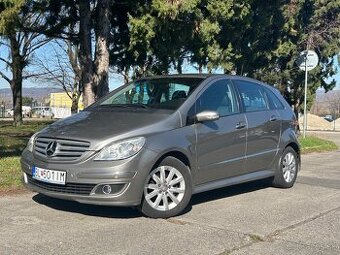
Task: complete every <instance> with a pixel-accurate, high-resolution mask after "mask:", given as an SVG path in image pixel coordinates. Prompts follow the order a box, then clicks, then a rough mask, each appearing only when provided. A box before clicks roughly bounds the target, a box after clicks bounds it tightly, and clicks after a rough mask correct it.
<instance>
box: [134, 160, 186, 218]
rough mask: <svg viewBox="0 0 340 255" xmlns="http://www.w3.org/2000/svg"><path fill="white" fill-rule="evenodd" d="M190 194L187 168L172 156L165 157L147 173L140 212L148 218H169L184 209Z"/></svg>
mask: <svg viewBox="0 0 340 255" xmlns="http://www.w3.org/2000/svg"><path fill="white" fill-rule="evenodd" d="M191 195H192V180H191V175H190V170H189V168H188V167H187V166H186V165H185V164H184V163H183V162H182V161H180V160H178V159H177V158H174V157H166V158H164V159H163V160H162V161H161V163H160V164H159V165H158V166H157V167H156V168H154V169H153V170H152V171H151V172H150V174H149V175H148V177H147V179H146V182H145V184H144V194H143V200H142V204H141V207H140V210H141V212H142V213H143V214H144V215H145V216H148V217H150V218H169V217H173V216H175V215H178V214H180V213H181V212H183V211H184V209H185V208H186V207H187V205H188V204H189V202H190V199H191Z"/></svg>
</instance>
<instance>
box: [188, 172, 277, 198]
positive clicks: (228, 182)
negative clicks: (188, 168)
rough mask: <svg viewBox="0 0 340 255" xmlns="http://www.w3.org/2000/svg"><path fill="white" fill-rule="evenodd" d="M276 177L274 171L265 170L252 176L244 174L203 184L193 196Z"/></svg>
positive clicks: (195, 189) (251, 174)
mask: <svg viewBox="0 0 340 255" xmlns="http://www.w3.org/2000/svg"><path fill="white" fill-rule="evenodd" d="M271 176H274V172H273V171H272V170H263V171H258V172H254V173H250V174H244V175H240V176H236V177H231V178H226V179H222V180H216V181H211V182H207V183H203V184H200V185H197V186H196V187H194V191H193V194H197V193H201V192H204V191H208V190H213V189H219V188H223V187H227V186H232V185H236V184H240V183H244V182H250V181H255V180H260V179H265V178H268V177H271Z"/></svg>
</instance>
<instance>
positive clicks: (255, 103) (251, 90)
mask: <svg viewBox="0 0 340 255" xmlns="http://www.w3.org/2000/svg"><path fill="white" fill-rule="evenodd" d="M236 84H237V87H238V90H239V92H240V95H241V99H242V101H243V104H244V107H245V110H246V112H256V111H263V110H267V109H268V105H267V102H266V99H265V96H264V94H263V91H262V89H261V86H260V85H257V84H256V83H252V82H248V81H236Z"/></svg>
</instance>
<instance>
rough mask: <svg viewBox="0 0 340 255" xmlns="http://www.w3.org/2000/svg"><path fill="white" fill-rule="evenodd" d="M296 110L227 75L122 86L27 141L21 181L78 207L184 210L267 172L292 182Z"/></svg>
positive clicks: (159, 213)
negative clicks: (201, 197) (204, 195)
mask: <svg viewBox="0 0 340 255" xmlns="http://www.w3.org/2000/svg"><path fill="white" fill-rule="evenodd" d="M295 130H296V119H295V115H294V113H293V111H292V109H291V107H290V106H289V105H288V103H287V102H286V101H285V100H284V99H283V97H282V96H281V95H280V93H279V92H278V91H277V90H276V89H275V88H273V87H271V86H268V85H266V84H264V83H261V82H259V81H256V80H253V79H249V78H245V77H238V76H228V75H171V76H160V77H151V78H143V79H140V80H137V81H135V82H132V83H129V84H126V85H125V86H122V87H120V88H118V89H116V90H114V91H113V92H111V93H110V94H108V95H107V96H105V97H104V98H102V99H100V100H99V101H97V102H96V103H95V104H93V105H91V106H90V107H88V108H86V109H84V111H82V112H81V113H78V114H75V115H73V116H71V117H68V118H66V119H63V120H59V121H57V122H55V123H53V124H52V125H50V126H48V127H47V128H45V129H43V130H42V131H40V132H38V133H36V134H35V135H33V136H32V137H31V139H30V140H29V142H28V145H27V147H26V149H25V150H24V152H23V154H22V157H21V164H22V170H23V172H24V182H25V185H26V186H27V187H28V188H30V189H32V190H34V191H36V192H39V193H42V194H45V195H47V196H51V197H56V198H61V199H69V200H74V201H78V202H80V203H88V204H98V205H109V206H137V207H138V208H140V210H141V212H142V213H143V214H145V215H147V216H149V217H153V218H167V217H172V216H175V215H178V214H180V213H182V212H183V211H184V210H185V208H186V207H187V205H188V204H189V202H190V199H191V196H192V194H195V193H200V192H204V191H207V190H212V189H217V188H221V187H225V186H229V185H234V184H237V183H243V182H248V181H254V180H258V179H264V178H270V179H271V181H272V184H273V185H274V186H276V187H281V188H289V187H292V186H293V185H294V182H295V180H296V177H297V174H298V170H299V167H300V148H299V143H298V140H297V138H296V134H295Z"/></svg>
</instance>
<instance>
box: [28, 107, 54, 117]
mask: <svg viewBox="0 0 340 255" xmlns="http://www.w3.org/2000/svg"><path fill="white" fill-rule="evenodd" d="M32 117H36V118H53V113H52V110H51V108H50V107H48V106H35V107H33V108H32Z"/></svg>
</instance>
